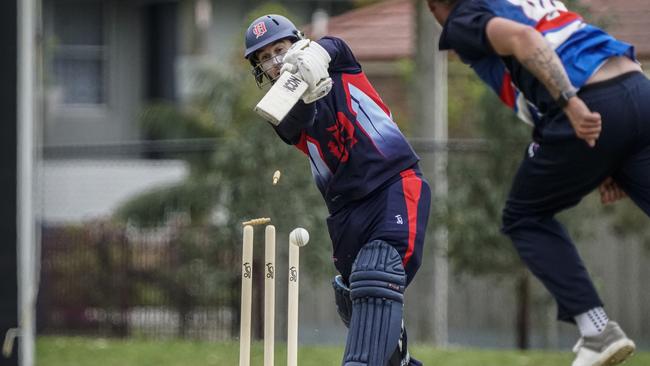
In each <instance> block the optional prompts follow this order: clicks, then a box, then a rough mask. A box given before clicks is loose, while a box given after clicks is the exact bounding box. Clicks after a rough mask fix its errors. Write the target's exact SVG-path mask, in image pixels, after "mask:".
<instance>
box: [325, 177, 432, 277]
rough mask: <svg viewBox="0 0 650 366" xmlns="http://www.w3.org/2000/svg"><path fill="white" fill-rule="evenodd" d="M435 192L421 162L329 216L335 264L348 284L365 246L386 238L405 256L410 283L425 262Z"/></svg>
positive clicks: (405, 266)
mask: <svg viewBox="0 0 650 366" xmlns="http://www.w3.org/2000/svg"><path fill="white" fill-rule="evenodd" d="M430 204H431V191H430V189H429V184H428V183H427V181H426V180H425V179H424V178H422V174H421V173H420V171H419V169H418V167H417V165H416V166H414V167H412V168H411V169H407V170H404V171H403V172H401V174H400V175H399V176H398V177H396V179H394V180H393V181H392V182H389V183H388V184H387V185H386V186H384V187H382V188H379V189H377V190H376V191H374V192H372V193H371V194H369V195H368V196H366V197H364V198H363V199H361V200H358V201H354V202H351V203H349V204H348V205H346V206H345V207H343V208H342V209H340V210H338V211H337V212H335V213H334V214H333V215H330V217H328V218H327V227H328V229H329V233H330V238H331V239H332V245H333V247H334V248H333V249H334V255H333V260H334V265H335V266H336V269H337V270H338V272H339V273H340V274H341V276H342V277H343V279H344V280H345V282H346V283H347V282H348V280H349V277H350V272H351V271H352V264H353V263H354V260H355V259H356V258H357V254H358V253H359V251H360V250H361V248H362V247H363V246H364V245H366V244H368V243H370V242H371V241H374V240H383V241H385V242H386V243H388V244H389V245H391V246H392V247H394V248H395V249H396V250H397V252H398V253H399V254H400V256H401V257H402V264H403V265H404V270H405V271H406V282H407V286H408V284H409V283H410V282H411V280H413V277H414V276H415V273H416V272H417V270H418V269H419V267H420V264H421V263H422V249H423V244H424V236H425V233H426V228H427V220H428V219H429V207H430Z"/></svg>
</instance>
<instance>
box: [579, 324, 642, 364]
mask: <svg viewBox="0 0 650 366" xmlns="http://www.w3.org/2000/svg"><path fill="white" fill-rule="evenodd" d="M635 349H636V346H635V345H634V342H632V340H631V339H629V338H628V337H627V336H626V335H625V333H623V330H622V329H621V327H619V326H618V324H617V323H616V322H613V321H609V322H608V323H607V325H606V326H605V329H604V330H603V331H602V333H600V334H599V335H597V336H593V337H582V338H580V340H578V343H577V344H576V345H575V347H573V352H574V353H575V354H576V359H575V360H574V361H573V364H571V365H572V366H614V365H618V364H621V363H623V362H624V361H625V360H627V358H628V357H630V356H631V355H632V353H634V350H635Z"/></svg>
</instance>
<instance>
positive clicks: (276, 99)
mask: <svg viewBox="0 0 650 366" xmlns="http://www.w3.org/2000/svg"><path fill="white" fill-rule="evenodd" d="M308 87H309V86H308V85H307V83H306V82H305V81H304V80H302V79H301V78H300V76H299V75H296V74H292V73H290V72H288V71H285V72H283V73H282V75H280V77H279V78H278V80H277V81H276V82H275V83H274V84H273V86H272V87H271V89H269V91H268V92H266V95H264V97H263V98H262V100H260V102H259V103H257V105H256V106H255V108H254V110H255V113H257V114H259V115H260V116H262V118H264V119H265V120H267V121H269V122H271V123H272V124H273V125H275V126H277V125H279V124H280V122H281V121H282V120H283V119H284V117H286V115H287V113H289V111H290V110H291V108H293V106H294V105H296V103H298V101H299V100H300V98H301V97H302V95H303V94H304V93H305V91H307V88H308Z"/></svg>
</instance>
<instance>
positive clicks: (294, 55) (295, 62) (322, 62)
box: [282, 39, 331, 89]
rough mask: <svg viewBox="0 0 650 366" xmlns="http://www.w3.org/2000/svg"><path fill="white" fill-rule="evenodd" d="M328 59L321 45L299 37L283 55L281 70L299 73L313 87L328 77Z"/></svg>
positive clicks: (328, 56)
mask: <svg viewBox="0 0 650 366" xmlns="http://www.w3.org/2000/svg"><path fill="white" fill-rule="evenodd" d="M330 61H331V58H330V55H329V53H327V51H326V50H325V49H324V48H323V47H322V46H321V45H319V44H318V43H317V42H312V41H310V40H309V39H301V40H299V41H298V42H296V43H294V44H293V45H292V46H291V48H290V49H289V50H288V51H287V53H286V54H285V55H284V58H283V60H282V62H283V63H284V65H283V71H289V72H292V73H297V74H299V75H300V77H301V78H302V79H303V80H304V81H305V82H306V83H307V84H308V85H309V86H310V87H311V88H312V89H314V88H316V87H317V86H318V85H319V84H318V83H319V82H320V81H321V80H323V79H327V78H328V77H329V72H328V71H327V68H328V67H329V62H330ZM285 65H292V66H285Z"/></svg>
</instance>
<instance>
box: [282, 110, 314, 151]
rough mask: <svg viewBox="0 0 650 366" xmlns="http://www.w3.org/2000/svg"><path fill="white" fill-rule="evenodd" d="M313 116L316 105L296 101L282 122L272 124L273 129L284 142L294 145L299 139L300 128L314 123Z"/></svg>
mask: <svg viewBox="0 0 650 366" xmlns="http://www.w3.org/2000/svg"><path fill="white" fill-rule="evenodd" d="M315 117H316V106H315V105H314V104H313V103H311V104H306V103H304V102H303V101H298V103H296V105H294V106H293V108H291V110H290V111H289V113H288V114H287V116H286V117H284V119H283V120H282V122H280V124H278V125H277V126H273V129H275V132H276V133H277V134H278V136H280V138H281V139H282V140H283V141H284V142H286V143H287V144H289V145H295V144H296V143H298V141H299V140H300V135H301V133H302V130H303V129H305V128H309V127H311V126H312V125H313V124H314V119H315Z"/></svg>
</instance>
